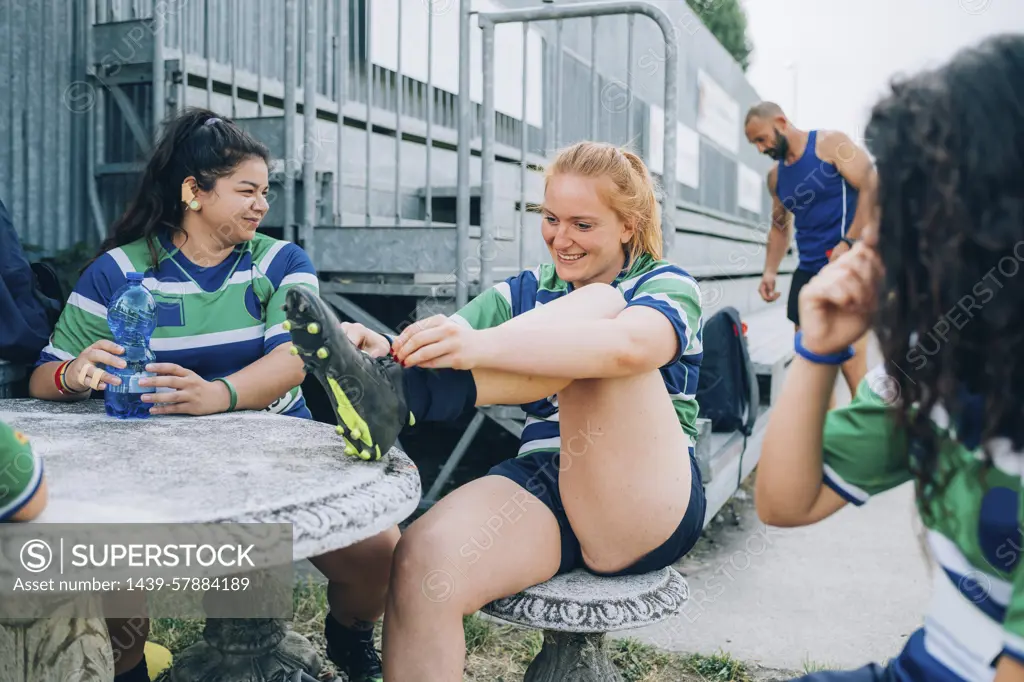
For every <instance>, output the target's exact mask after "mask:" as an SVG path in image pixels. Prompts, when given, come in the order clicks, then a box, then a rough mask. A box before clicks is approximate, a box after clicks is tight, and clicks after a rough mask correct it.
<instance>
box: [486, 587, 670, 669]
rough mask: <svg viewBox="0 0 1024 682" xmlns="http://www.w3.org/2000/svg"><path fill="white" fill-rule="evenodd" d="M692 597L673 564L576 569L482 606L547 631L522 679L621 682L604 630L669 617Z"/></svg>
mask: <svg viewBox="0 0 1024 682" xmlns="http://www.w3.org/2000/svg"><path fill="white" fill-rule="evenodd" d="M688 597H689V587H688V586H687V584H686V581H685V580H684V579H683V577H682V576H681V575H679V573H677V572H676V571H675V570H673V569H672V568H665V569H662V570H660V571H655V572H653V573H646V574H644V575H636V576H626V577H617V578H605V577H599V576H596V575H593V574H592V573H588V572H586V571H582V570H576V571H573V572H571V573H566V574H564V575H560V576H555V577H554V578H552V579H551V580H549V581H547V582H546V583H541V584H540V585H535V586H533V587H531V588H529V589H527V590H524V591H523V592H520V593H519V594H516V595H513V596H511V597H506V598H504V599H499V600H497V601H494V602H491V603H490V604H488V605H487V606H485V607H484V608H483V609H482V611H483V612H484V613H486V614H488V615H490V616H494V617H495V618H499V619H501V620H504V621H506V622H509V623H514V624H516V625H523V626H526V627H529V628H534V629H539V630H543V631H544V646H543V648H542V649H541V651H540V653H539V654H538V655H537V658H535V659H534V660H533V662H532V663H530V667H529V668H528V669H527V671H526V676H525V677H524V678H523V682H563V681H564V680H572V681H573V682H608V681H609V680H614V681H616V682H621V680H622V677H621V676H620V675H619V673H618V671H617V670H616V669H615V666H614V665H612V662H611V659H609V658H608V653H607V652H606V650H605V648H604V637H605V633H608V632H613V631H616V630H629V629H633V628H639V627H643V626H645V625H651V624H653V623H657V622H659V621H662V620H665V619H666V618H668V617H670V616H672V615H674V614H675V613H677V612H678V611H679V610H680V609H681V608H682V606H683V603H684V602H685V601H686V600H687V598H688Z"/></svg>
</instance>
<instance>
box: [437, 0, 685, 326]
mask: <svg viewBox="0 0 1024 682" xmlns="http://www.w3.org/2000/svg"><path fill="white" fill-rule="evenodd" d="M461 12H462V15H461V22H462V25H461V40H460V44H461V45H463V46H467V45H468V44H469V28H470V17H471V15H472V14H473V12H472V10H471V8H470V6H469V2H468V1H465V2H462V3H461ZM623 14H626V15H632V16H635V15H637V14H639V15H644V16H647V17H650V18H651V19H653V20H654V21H655V22H656V23H657V24H658V26H659V28H661V31H662V35H663V36H664V38H665V121H666V125H665V150H664V174H663V177H662V186H663V196H662V231H663V238H664V245H665V246H664V248H665V255H666V256H667V255H668V253H669V252H670V250H671V247H672V243H673V241H674V236H675V209H676V202H675V187H676V145H677V140H676V126H675V125H674V123H675V121H677V120H678V107H679V105H678V88H679V46H678V43H677V38H676V32H675V29H674V27H673V26H672V22H671V20H670V18H669V17H668V15H667V14H666V13H665V12H664V11H663V10H661V9H660V8H658V7H656V6H655V5H652V4H650V3H647V2H639V1H626V2H621V1H614V0H613V1H610V2H600V3H584V4H573V5H567V6H554V5H548V6H545V7H537V8H527V9H518V10H508V11H502V12H481V13H477V19H478V21H479V25H480V28H481V29H482V30H483V130H482V136H483V141H482V148H481V156H482V159H481V161H482V164H481V171H482V178H481V199H480V211H481V215H480V262H481V272H480V287H481V289H484V288H486V287H488V286H490V285H491V284H492V282H493V275H492V271H491V267H490V265H491V259H489V258H487V257H486V253H487V251H486V250H487V249H491V248H493V245H494V236H495V235H494V227H495V220H494V165H495V162H496V161H495V154H494V142H495V130H494V126H495V104H494V88H495V85H496V84H495V82H494V63H495V47H494V31H495V27H496V26H497V25H498V24H510V23H520V24H522V25H523V79H522V88H523V92H522V101H523V115H522V120H523V121H524V123H525V121H526V119H527V107H526V101H527V81H528V78H527V73H528V69H527V55H528V49H527V35H528V29H529V24H530V22H535V21H551V20H554V21H556V26H557V28H556V32H557V39H556V44H555V60H556V65H555V69H554V73H555V79H556V80H555V84H554V87H553V88H552V89H551V91H552V92H553V93H555V97H556V98H557V99H556V104H555V105H554V106H552V107H549V111H550V112H551V117H552V121H550V125H549V122H545V126H544V128H545V130H546V131H552V138H551V143H552V144H549V145H547V147H548V150H549V151H550V150H551V149H552V148H553V147H557V146H558V145H560V144H561V143H562V139H561V129H562V109H561V99H562V98H561V96H560V93H561V90H562V82H561V81H562V76H563V69H562V59H563V55H564V50H563V49H562V22H563V20H566V19H580V18H590V19H591V40H590V45H591V93H590V95H591V97H590V108H589V121H590V138H591V139H594V140H596V139H597V137H598V116H599V107H600V99H601V91H600V76H599V73H598V70H597V67H596V64H597V40H596V36H597V27H598V17H601V16H609V15H623ZM628 40H629V46H630V49H629V50H628V54H627V59H628V60H632V53H633V50H632V45H633V22H632V21H630V22H629V38H628ZM626 73H627V82H626V84H625V89H626V97H627V101H629V100H630V99H631V98H632V77H631V76H632V63H629V64H628V68H627V70H626ZM459 83H460V84H459V91H460V92H464V93H468V92H469V88H470V51H469V50H468V49H462V50H461V51H460V55H459ZM471 106H472V104H471V101H470V98H469V97H461V98H460V107H461V112H460V116H459V125H460V127H459V166H458V173H459V183H458V190H459V195H458V235H459V240H458V248H459V253H458V262H459V263H460V264H461V265H462V267H464V264H465V262H466V260H467V258H468V256H469V253H468V249H469V157H470V142H471V140H470V137H469V130H468V122H469V117H470V115H471ZM629 122H630V125H632V119H630V120H629ZM526 145H527V140H526V136H525V135H524V136H522V147H521V156H520V158H521V159H522V161H521V162H520V164H521V168H520V206H521V207H522V209H523V210H520V211H519V248H520V262H521V263H523V262H525V254H524V250H525V246H524V245H525V243H526V240H525V239H524V237H523V234H524V230H525V224H524V223H525V217H526V210H525V206H526V172H527V169H526V161H525V159H526V151H527V147H526ZM457 287H458V288H457V292H456V293H457V296H456V298H457V304H456V305H457V306H459V307H461V306H462V305H464V304H465V301H466V298H467V287H468V278H467V276H466V272H465V271H461V272H460V273H459V279H458V285H457Z"/></svg>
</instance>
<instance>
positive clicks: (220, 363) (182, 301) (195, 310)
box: [37, 233, 319, 419]
mask: <svg viewBox="0 0 1024 682" xmlns="http://www.w3.org/2000/svg"><path fill="white" fill-rule="evenodd" d="M157 252H158V254H159V263H158V267H157V268H156V270H153V268H152V266H151V256H150V253H149V247H148V246H147V245H146V241H145V240H144V239H139V240H137V241H134V242H132V243H130V244H126V245H124V246H121V247H118V248H115V249H112V250H111V251H109V252H107V253H105V254H103V255H102V256H100V257H99V258H98V259H97V260H96V261H95V262H93V263H92V264H91V265H90V266H89V267H88V268H87V269H86V270H85V272H83V273H82V276H81V278H79V280H78V283H77V284H76V285H75V289H74V292H73V293H72V294H71V296H69V297H68V304H67V306H65V308H64V312H63V313H62V314H61V316H60V320H59V321H58V322H57V326H56V328H55V329H54V332H53V335H52V336H51V337H50V343H49V345H47V346H46V347H45V348H44V349H43V351H42V353H41V354H40V357H39V361H38V363H37V364H42V363H44V362H49V361H52V360H66V359H68V358H71V357H74V356H77V355H78V354H79V353H80V352H82V350H83V349H85V348H86V347H87V346H89V345H90V344H92V343H95V342H96V341H98V340H99V339H112V335H111V333H110V328H109V327H108V326H107V319H106V315H107V304H108V303H109V302H110V298H111V296H112V295H113V294H114V293H116V292H117V290H118V289H119V288H120V287H121V286H122V285H123V284H125V282H126V281H127V273H129V272H133V271H134V272H142V273H144V276H145V279H144V280H143V285H144V286H145V287H146V288H147V289H149V290H150V292H151V293H152V294H153V298H155V299H156V303H157V326H156V330H155V331H154V332H153V339H152V342H151V348H152V350H153V353H154V354H155V355H156V359H157V362H172V363H174V364H177V365H181V366H182V367H185V368H186V369H190V370H192V371H193V372H195V373H197V374H199V375H200V376H201V377H203V378H204V379H206V380H207V381H210V380H213V379H216V378H219V377H224V376H228V375H231V374H233V373H235V372H237V371H239V370H241V369H242V368H244V367H246V366H248V365H250V364H252V363H253V362H255V361H257V360H259V359H260V358H262V357H263V356H264V355H266V354H267V353H269V352H270V351H272V350H274V349H275V348H277V347H278V346H279V345H281V344H282V343H285V342H288V341H290V340H291V337H290V335H289V334H288V332H286V331H285V330H284V329H283V328H282V326H281V324H282V323H283V322H284V320H285V313H284V310H282V306H283V305H284V301H285V294H286V292H287V290H288V288H289V287H292V286H298V285H304V286H307V287H310V288H311V289H313V290H314V291H319V282H318V280H317V276H316V271H315V270H314V269H313V264H312V262H311V261H310V259H309V256H307V255H306V252H305V251H303V250H302V248H300V247H299V246H298V245H296V244H293V243H291V242H286V241H281V240H278V239H274V238H272V237H268V236H267V235H264V234H259V233H257V234H256V236H255V237H253V239H252V240H251V241H249V242H246V243H244V244H239V245H238V246H236V247H235V249H234V251H233V252H232V253H231V255H230V256H228V257H227V258H226V259H225V260H224V261H223V262H222V263H220V264H218V265H216V266H213V267H208V268H204V267H201V266H198V265H196V264H195V263H193V262H191V261H190V260H188V259H187V258H186V257H185V255H184V254H182V253H181V252H180V251H179V250H178V249H177V248H176V247H175V246H174V245H173V243H171V241H170V240H169V239H168V238H167V237H164V236H161V237H160V239H159V245H158V248H157ZM266 410H267V411H269V412H274V413H278V414H284V415H288V416H293V417H303V418H306V419H310V418H312V415H311V414H310V412H309V409H308V408H307V407H306V402H305V400H304V398H303V397H302V389H301V387H299V386H296V387H294V388H292V389H291V390H290V391H289V392H288V393H286V394H285V395H283V396H281V397H280V398H279V399H278V400H276V401H274V403H272V404H271V405H270V406H268V407H267V408H266Z"/></svg>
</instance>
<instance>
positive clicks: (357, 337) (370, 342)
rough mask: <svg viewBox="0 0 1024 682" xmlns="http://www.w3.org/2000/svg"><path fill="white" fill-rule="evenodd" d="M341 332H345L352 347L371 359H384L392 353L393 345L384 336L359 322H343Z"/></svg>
mask: <svg viewBox="0 0 1024 682" xmlns="http://www.w3.org/2000/svg"><path fill="white" fill-rule="evenodd" d="M341 330H342V331H343V332H345V336H347V337H348V340H349V341H351V342H352V345H354V346H355V347H356V348H358V349H359V350H361V351H363V352H365V353H367V354H368V355H369V356H370V357H371V358H382V357H384V356H385V355H387V354H388V353H390V352H391V344H389V343H388V340H387V338H386V337H385V336H384V335H383V334H378V333H377V332H375V331H373V330H371V329H369V328H368V327H365V326H363V325H361V324H359V323H358V322H355V323H353V322H342V323H341Z"/></svg>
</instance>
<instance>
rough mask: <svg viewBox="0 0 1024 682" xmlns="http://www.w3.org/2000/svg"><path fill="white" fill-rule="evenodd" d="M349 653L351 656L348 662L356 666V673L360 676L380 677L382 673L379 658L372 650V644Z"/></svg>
mask: <svg viewBox="0 0 1024 682" xmlns="http://www.w3.org/2000/svg"><path fill="white" fill-rule="evenodd" d="M350 653H351V654H352V658H351V659H350V660H351V661H352V662H353V663H357V664H358V668H356V671H358V672H359V673H360V674H363V675H380V674H381V672H382V671H383V666H382V664H381V661H380V656H379V655H378V654H377V650H376V649H374V648H373V645H372V644H366V645H361V646H357V647H356V648H355V649H354V650H352V651H351V652H350ZM354 672H355V671H354Z"/></svg>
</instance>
